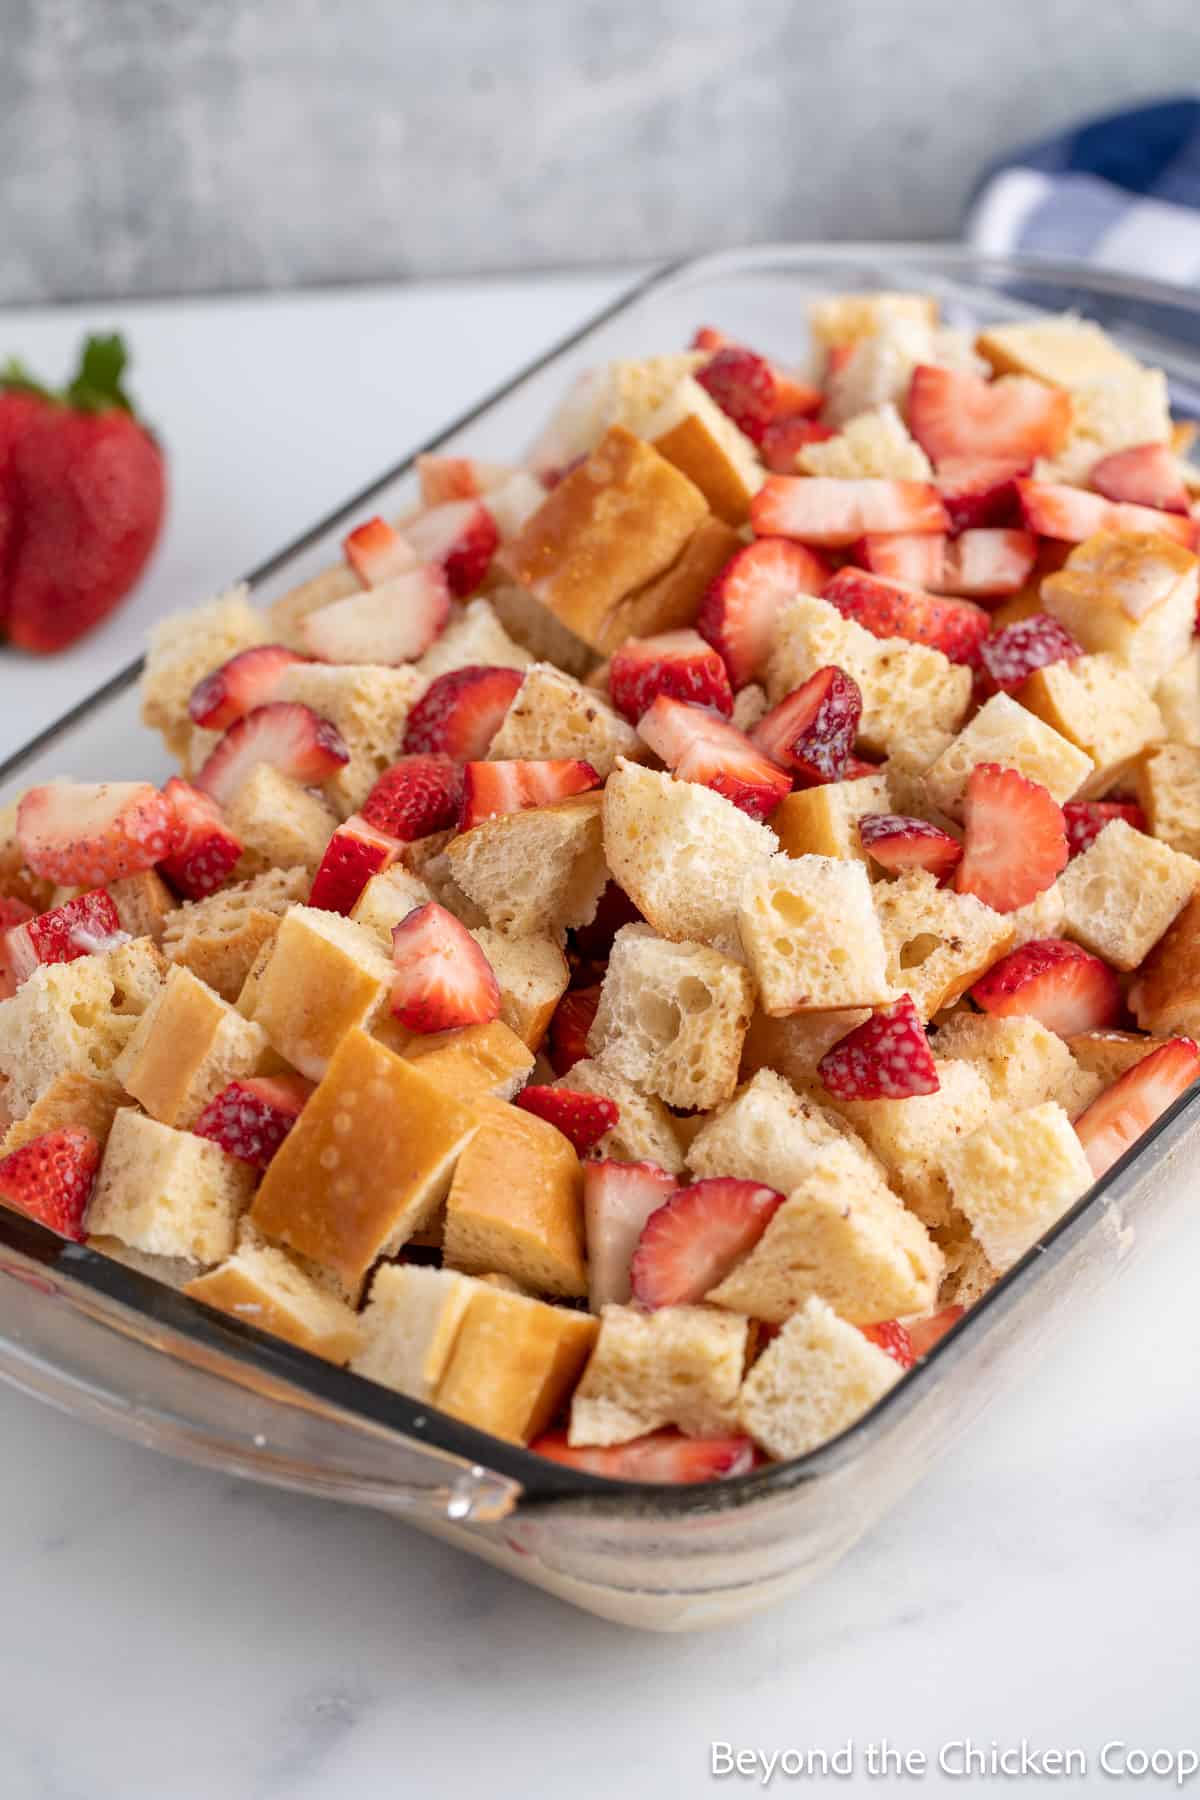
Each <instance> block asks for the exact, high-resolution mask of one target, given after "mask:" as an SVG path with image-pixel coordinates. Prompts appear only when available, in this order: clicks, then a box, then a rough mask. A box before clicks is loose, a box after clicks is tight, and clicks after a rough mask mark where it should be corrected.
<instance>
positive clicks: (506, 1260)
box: [444, 1100, 587, 1299]
mask: <svg viewBox="0 0 1200 1800" xmlns="http://www.w3.org/2000/svg"><path fill="white" fill-rule="evenodd" d="M474 1110H475V1117H476V1119H477V1120H478V1122H479V1129H478V1131H477V1132H476V1134H475V1136H474V1138H473V1139H472V1140H471V1142H470V1143H469V1144H468V1145H467V1146H466V1148H465V1149H464V1150H463V1153H462V1155H461V1156H460V1157H459V1159H458V1167H457V1169H456V1170H455V1172H454V1179H453V1181H452V1182H451V1184H450V1196H449V1199H448V1200H447V1202H446V1233H445V1240H444V1255H445V1261H446V1266H447V1268H452V1269H461V1270H463V1271H464V1272H465V1273H466V1274H468V1275H475V1274H484V1273H486V1272H487V1271H488V1270H494V1271H496V1272H497V1273H499V1274H501V1275H511V1276H512V1277H513V1278H514V1279H515V1280H516V1281H519V1282H520V1283H521V1284H522V1286H523V1287H527V1288H532V1289H534V1290H535V1291H536V1292H538V1293H542V1294H553V1295H556V1296H557V1297H559V1298H562V1299H579V1298H581V1297H582V1296H584V1295H586V1293H587V1267H586V1264H585V1261H584V1235H583V1170H582V1168H581V1167H580V1163H579V1158H578V1156H577V1155H576V1154H575V1151H574V1150H573V1148H572V1147H571V1145H570V1143H569V1142H568V1140H567V1139H566V1138H565V1137H564V1136H563V1134H562V1132H561V1131H559V1130H557V1129H556V1128H555V1127H554V1126H553V1125H549V1124H547V1122H546V1121H545V1119H539V1118H537V1117H536V1116H535V1115H534V1114H533V1113H528V1112H523V1111H522V1110H521V1109H520V1108H519V1107H515V1106H509V1105H507V1104H506V1103H505V1102H504V1101H502V1100H481V1101H480V1102H479V1104H478V1106H477V1107H476V1108H475V1109H474Z"/></svg>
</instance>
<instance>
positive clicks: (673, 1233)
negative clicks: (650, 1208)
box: [630, 1175, 785, 1310]
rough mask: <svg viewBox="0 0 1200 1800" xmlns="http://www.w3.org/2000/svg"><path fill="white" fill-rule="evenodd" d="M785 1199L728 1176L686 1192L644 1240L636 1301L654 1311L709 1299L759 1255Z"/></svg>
mask: <svg viewBox="0 0 1200 1800" xmlns="http://www.w3.org/2000/svg"><path fill="white" fill-rule="evenodd" d="M784 1198H785V1196H784V1195H783V1194H779V1193H776V1191H775V1189H774V1188H769V1187H764V1186H763V1184H762V1183H761V1182H758V1181H735V1180H734V1179H733V1178H732V1177H728V1176H722V1175H719V1176H716V1177H714V1178H712V1179H710V1180H708V1181H697V1182H694V1183H693V1184H692V1186H691V1187H687V1188H680V1189H679V1191H678V1192H677V1193H675V1194H673V1195H672V1196H671V1198H670V1199H669V1200H668V1201H666V1202H665V1204H664V1205H662V1206H660V1207H659V1208H658V1210H657V1212H653V1213H651V1215H650V1217H649V1218H648V1219H647V1220H646V1223H645V1226H644V1228H643V1230H642V1235H641V1237H640V1238H639V1239H638V1245H637V1249H636V1250H635V1251H634V1253H633V1261H632V1263H631V1264H630V1276H631V1279H632V1283H633V1294H634V1298H635V1299H636V1300H638V1301H640V1302H641V1304H642V1305H643V1306H647V1307H650V1308H651V1309H652V1310H653V1309H656V1308H658V1307H660V1306H688V1305H691V1304H693V1303H694V1302H695V1301H698V1300H703V1298H704V1296H705V1294H707V1293H709V1292H710V1291H711V1289H713V1288H715V1287H716V1286H717V1285H718V1283H719V1282H721V1281H723V1280H724V1279H725V1277H726V1275H728V1273H729V1271H730V1269H732V1268H733V1266H734V1264H735V1263H737V1262H740V1261H741V1259H742V1257H744V1256H747V1255H749V1253H750V1251H751V1250H753V1248H754V1246H755V1244H757V1242H758V1240H759V1238H760V1237H761V1236H762V1234H763V1232H764V1231H765V1230H766V1229H767V1226H768V1225H769V1224H770V1222H771V1219H772V1217H773V1215H774V1213H775V1212H776V1211H777V1209H778V1208H779V1207H781V1206H782V1205H783V1202H784Z"/></svg>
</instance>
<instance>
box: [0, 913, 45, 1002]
mask: <svg viewBox="0 0 1200 1800" xmlns="http://www.w3.org/2000/svg"><path fill="white" fill-rule="evenodd" d="M36 918H37V914H36V913H35V912H34V910H33V908H32V906H29V905H27V904H26V902H25V901H24V900H17V899H15V898H14V897H13V896H12V895H11V894H0V1000H11V999H12V996H13V995H14V994H15V993H16V991H17V979H18V978H17V975H16V972H15V970H14V968H13V962H12V957H11V953H10V945H9V940H10V938H11V936H12V933H13V930H14V927H16V926H18V925H25V924H27V923H28V922H29V920H30V919H36ZM18 957H20V952H18ZM21 979H22V980H23V979H24V977H23V976H22V977H21Z"/></svg>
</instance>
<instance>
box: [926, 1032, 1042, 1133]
mask: <svg viewBox="0 0 1200 1800" xmlns="http://www.w3.org/2000/svg"><path fill="white" fill-rule="evenodd" d="M933 1047H934V1050H935V1051H936V1053H937V1055H938V1056H951V1057H955V1058H958V1059H960V1060H962V1061H964V1062H969V1063H971V1064H973V1065H974V1067H975V1068H977V1069H978V1070H979V1073H980V1074H981V1075H982V1076H983V1078H984V1080H985V1081H986V1082H987V1084H988V1087H989V1088H990V1089H991V1092H992V1098H993V1100H994V1101H995V1102H996V1105H997V1107H1001V1108H1003V1109H1004V1111H1005V1112H1020V1111H1021V1110H1022V1109H1023V1108H1025V1107H1028V1106H1038V1105H1040V1104H1041V1102H1042V1101H1043V1100H1050V1099H1054V1098H1056V1097H1057V1093H1058V1091H1059V1089H1061V1088H1062V1087H1063V1086H1064V1084H1065V1083H1067V1082H1068V1081H1069V1080H1070V1078H1071V1076H1072V1073H1073V1071H1074V1059H1073V1057H1072V1055H1071V1052H1070V1050H1069V1049H1068V1047H1067V1045H1066V1044H1065V1043H1064V1042H1063V1040H1062V1038H1060V1037H1057V1036H1056V1035H1055V1034H1054V1032H1052V1031H1047V1029H1046V1027H1045V1026H1044V1025H1042V1024H1041V1023H1040V1022H1039V1021H1038V1020H1037V1019H1031V1018H1027V1017H1024V1016H1016V1017H1014V1018H1009V1019H999V1018H995V1017H994V1016H993V1015H992V1014H991V1013H972V1012H960V1013H955V1015H954V1016H953V1018H950V1019H947V1020H946V1021H945V1022H944V1024H941V1025H939V1026H938V1029H937V1036H936V1037H935V1038H934V1040H933Z"/></svg>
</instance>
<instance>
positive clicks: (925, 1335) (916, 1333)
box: [906, 1306, 966, 1362]
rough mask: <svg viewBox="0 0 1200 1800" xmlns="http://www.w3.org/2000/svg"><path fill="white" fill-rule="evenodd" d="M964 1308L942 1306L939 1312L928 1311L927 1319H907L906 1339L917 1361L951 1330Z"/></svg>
mask: <svg viewBox="0 0 1200 1800" xmlns="http://www.w3.org/2000/svg"><path fill="white" fill-rule="evenodd" d="M965 1310H966V1309H965V1307H962V1306H943V1308H942V1310H941V1312H935V1313H930V1315H929V1317H928V1318H927V1319H910V1320H909V1321H908V1325H907V1327H906V1329H907V1331H908V1339H909V1342H910V1344H911V1345H912V1349H913V1355H914V1356H915V1357H916V1359H917V1361H918V1362H919V1361H920V1360H921V1358H922V1357H923V1356H928V1355H929V1352H930V1351H931V1350H932V1349H933V1347H934V1345H935V1344H940V1343H941V1341H942V1339H943V1338H944V1337H945V1335H946V1333H947V1332H948V1331H953V1329H954V1327H955V1326H956V1325H957V1324H958V1321H959V1320H960V1319H961V1318H962V1316H963V1313H964V1312H965Z"/></svg>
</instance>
